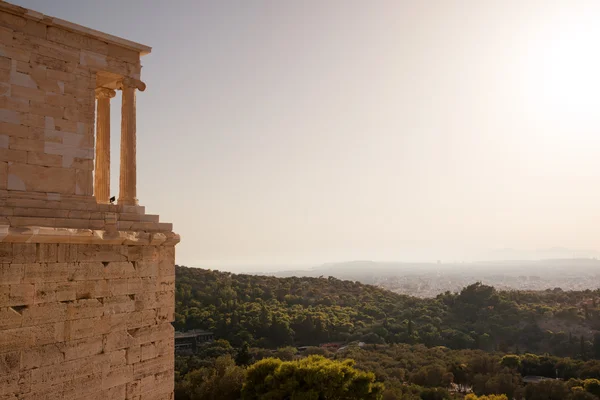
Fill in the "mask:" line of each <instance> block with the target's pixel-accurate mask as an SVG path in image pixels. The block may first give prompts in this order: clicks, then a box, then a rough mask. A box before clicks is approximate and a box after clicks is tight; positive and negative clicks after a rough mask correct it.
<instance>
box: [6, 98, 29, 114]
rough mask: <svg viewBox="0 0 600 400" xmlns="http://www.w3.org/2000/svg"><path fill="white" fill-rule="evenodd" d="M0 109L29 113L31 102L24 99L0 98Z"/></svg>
mask: <svg viewBox="0 0 600 400" xmlns="http://www.w3.org/2000/svg"><path fill="white" fill-rule="evenodd" d="M0 107H2V108H4V109H7V110H13V111H19V112H29V100H28V99H24V98H17V97H8V96H3V97H0Z"/></svg>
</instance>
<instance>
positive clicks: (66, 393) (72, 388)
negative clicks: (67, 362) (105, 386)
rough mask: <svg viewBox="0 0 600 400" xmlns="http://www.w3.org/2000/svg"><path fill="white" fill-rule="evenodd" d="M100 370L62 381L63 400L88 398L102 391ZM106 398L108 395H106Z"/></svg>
mask: <svg viewBox="0 0 600 400" xmlns="http://www.w3.org/2000/svg"><path fill="white" fill-rule="evenodd" d="M102 375H103V373H102V372H100V371H99V372H95V373H93V374H91V375H84V376H80V377H77V378H73V379H71V380H67V381H65V382H64V383H63V391H62V397H61V399H63V400H76V399H88V398H89V397H90V396H92V397H93V396H96V395H97V394H98V393H101V392H102ZM107 399H108V397H107Z"/></svg>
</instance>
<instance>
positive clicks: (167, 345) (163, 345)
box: [154, 338, 175, 357]
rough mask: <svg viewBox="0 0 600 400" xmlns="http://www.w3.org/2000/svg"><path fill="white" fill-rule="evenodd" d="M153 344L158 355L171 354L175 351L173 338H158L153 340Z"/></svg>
mask: <svg viewBox="0 0 600 400" xmlns="http://www.w3.org/2000/svg"><path fill="white" fill-rule="evenodd" d="M154 345H155V346H156V353H157V354H158V356H160V357H162V356H165V355H171V354H174V352H175V341H174V340H173V338H171V339H165V340H159V341H157V342H155V343H154Z"/></svg>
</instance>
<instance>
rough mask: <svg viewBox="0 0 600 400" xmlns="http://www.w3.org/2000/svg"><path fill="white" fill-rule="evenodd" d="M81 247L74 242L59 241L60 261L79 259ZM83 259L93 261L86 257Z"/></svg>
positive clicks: (58, 255) (58, 254)
mask: <svg viewBox="0 0 600 400" xmlns="http://www.w3.org/2000/svg"><path fill="white" fill-rule="evenodd" d="M78 256H79V248H78V246H76V245H73V244H66V243H59V244H58V253H57V257H58V262H74V261H79V257H78ZM81 261H93V260H87V259H85V257H83V258H82V259H81Z"/></svg>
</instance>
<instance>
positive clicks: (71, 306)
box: [0, 2, 179, 400]
mask: <svg viewBox="0 0 600 400" xmlns="http://www.w3.org/2000/svg"><path fill="white" fill-rule="evenodd" d="M149 51H150V49H149V48H147V47H146V46H142V45H138V44H136V43H133V42H128V41H126V40H123V39H119V38H115V37H112V36H109V35H105V34H102V33H99V32H96V31H92V30H89V29H87V28H83V27H80V26H77V25H73V24H70V23H68V22H65V21H60V20H57V19H54V18H52V17H46V16H42V15H41V14H39V13H36V12H34V11H31V10H26V9H24V8H21V7H15V6H12V5H10V4H8V3H6V2H0V400H8V399H10V400H53V399H63V400H79V399H86V400H104V399H113V400H150V399H155V400H162V399H164V400H172V398H173V362H174V361H173V335H174V332H173V327H172V325H171V324H170V322H171V321H172V319H173V312H174V268H173V264H174V249H173V246H174V245H176V244H177V243H178V242H179V236H178V235H176V234H174V233H173V232H172V225H171V224H168V223H163V222H161V221H160V219H159V217H158V216H157V215H151V214H146V210H145V208H144V207H143V206H139V205H137V199H136V193H137V192H136V190H137V189H136V179H137V178H136V154H135V151H136V150H135V149H136V143H135V140H136V133H135V131H136V92H137V91H143V90H144V89H145V86H146V85H145V84H144V83H143V82H142V81H141V80H140V71H141V64H140V56H141V55H143V54H146V53H148V52H149ZM96 89H99V90H96ZM114 89H118V90H119V91H120V93H119V95H120V96H122V97H123V99H122V103H123V104H124V107H123V109H122V110H121V112H122V115H121V116H122V118H121V119H122V132H123V137H122V139H123V140H122V147H123V148H122V151H121V154H123V159H122V160H121V171H120V178H121V179H120V192H119V193H118V195H119V198H120V200H121V201H120V202H119V203H120V204H110V201H109V196H111V195H112V193H111V192H110V188H109V187H108V182H109V177H110V175H109V170H108V167H109V163H110V161H109V160H110V145H109V139H110V135H109V132H110V114H109V110H110V103H109V101H108V98H110V97H111V96H114V95H115V94H116V93H115V91H114ZM97 93H99V97H101V98H102V99H103V101H102V104H101V105H100V104H99V107H98V110H99V113H98V114H99V115H98V116H99V117H101V118H100V119H99V124H98V130H97V131H98V132H95V130H94V125H95V124H94V122H95V121H96V118H95V117H96V116H95V110H96V109H95V104H96V102H95V101H96V99H95V97H96V94H97ZM106 96H108V97H106ZM96 134H99V136H98V138H97V139H96ZM95 154H98V157H97V158H96V159H95V158H94V155H95ZM94 169H96V171H95V175H94ZM93 176H95V177H96V182H94V181H93ZM94 183H95V184H96V197H94ZM115 194H117V193H115Z"/></svg>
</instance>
